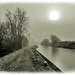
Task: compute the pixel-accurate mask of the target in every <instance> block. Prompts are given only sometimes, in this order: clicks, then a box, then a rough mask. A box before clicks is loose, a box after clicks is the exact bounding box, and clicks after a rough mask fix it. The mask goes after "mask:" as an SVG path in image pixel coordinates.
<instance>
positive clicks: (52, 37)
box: [50, 35, 61, 46]
mask: <svg viewBox="0 0 75 75" xmlns="http://www.w3.org/2000/svg"><path fill="white" fill-rule="evenodd" d="M50 40H51V43H50V45H51V46H55V45H56V44H57V43H59V42H61V40H60V39H59V38H58V37H57V36H56V35H51V36H50Z"/></svg>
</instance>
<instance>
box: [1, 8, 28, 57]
mask: <svg viewBox="0 0 75 75" xmlns="http://www.w3.org/2000/svg"><path fill="white" fill-rule="evenodd" d="M27 14H28V12H27V11H26V10H24V9H21V8H17V9H16V10H14V11H13V12H11V11H9V10H7V13H5V20H4V21H1V22H0V54H2V55H5V54H8V53H10V52H13V51H14V50H18V49H21V48H22V44H23V46H24V45H25V46H27V45H28V42H29V41H28V36H29V17H28V16H27ZM24 42H25V43H24ZM0 56H1V55H0Z"/></svg>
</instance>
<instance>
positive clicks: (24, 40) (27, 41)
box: [22, 37, 29, 47]
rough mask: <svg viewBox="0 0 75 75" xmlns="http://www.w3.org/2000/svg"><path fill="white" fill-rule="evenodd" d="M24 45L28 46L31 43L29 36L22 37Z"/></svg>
mask: <svg viewBox="0 0 75 75" xmlns="http://www.w3.org/2000/svg"><path fill="white" fill-rule="evenodd" d="M22 39H23V40H22V47H26V46H28V44H29V40H28V38H27V37H22Z"/></svg>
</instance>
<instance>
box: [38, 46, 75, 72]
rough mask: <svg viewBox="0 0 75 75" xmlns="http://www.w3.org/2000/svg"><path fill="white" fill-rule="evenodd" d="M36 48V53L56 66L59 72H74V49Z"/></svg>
mask: <svg viewBox="0 0 75 75" xmlns="http://www.w3.org/2000/svg"><path fill="white" fill-rule="evenodd" d="M38 46H39V47H38V48H37V51H39V52H40V53H41V54H42V55H43V56H45V57H46V58H47V59H48V60H49V61H51V62H52V63H53V64H54V65H56V66H57V67H58V68H59V69H60V70H61V71H63V72H67V71H75V49H64V48H53V47H44V46H41V45H38Z"/></svg>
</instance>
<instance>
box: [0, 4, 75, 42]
mask: <svg viewBox="0 0 75 75" xmlns="http://www.w3.org/2000/svg"><path fill="white" fill-rule="evenodd" d="M18 7H20V8H23V9H26V11H27V12H28V16H29V17H30V34H31V35H30V36H31V38H33V39H34V41H35V42H41V41H42V40H43V39H44V38H49V37H50V35H51V34H55V35H57V36H58V37H59V38H60V39H61V40H75V4H71V3H59V4H57V3H54V4H51V3H34V4H33V3H31V4H29V3H26V4H25V3H24V4H23V3H22V4H21V3H14V4H13V3H10V4H0V17H2V18H3V19H5V18H4V14H5V13H6V10H11V11H12V12H13V10H14V9H16V8H18ZM51 10H57V11H59V13H60V18H59V19H58V20H57V21H52V20H50V19H49V13H50V11H51Z"/></svg>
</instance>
